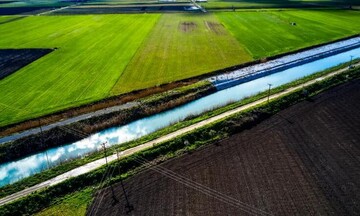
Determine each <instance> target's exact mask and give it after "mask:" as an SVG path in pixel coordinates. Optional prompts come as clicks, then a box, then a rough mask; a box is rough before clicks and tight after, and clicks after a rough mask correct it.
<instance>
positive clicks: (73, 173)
mask: <svg viewBox="0 0 360 216" xmlns="http://www.w3.org/2000/svg"><path fill="white" fill-rule="evenodd" d="M359 65H360V63H358V64H356V65H355V66H359ZM346 70H348V67H346V68H343V69H340V70H337V71H334V72H332V73H329V74H327V75H324V76H322V77H319V78H316V79H314V80H311V81H308V82H306V83H303V84H300V85H298V86H295V87H291V88H288V89H286V90H285V91H283V92H280V93H276V94H273V95H271V96H270V100H272V99H277V98H280V97H282V96H284V95H286V94H288V93H290V92H294V91H296V90H299V89H301V88H303V87H306V86H309V85H311V84H314V83H316V82H318V81H321V80H323V79H326V78H329V77H332V76H335V75H337V74H340V73H342V72H344V71H346ZM266 101H267V98H263V99H260V100H257V101H254V102H252V103H249V104H247V105H244V106H241V107H238V108H235V109H233V110H230V111H227V112H224V113H222V114H220V115H217V116H214V117H211V118H209V119H206V120H203V121H201V122H198V123H196V124H193V125H190V126H187V127H185V128H182V129H180V130H177V131H175V132H172V133H169V134H167V135H165V136H162V137H159V138H157V139H155V140H152V141H150V142H147V143H144V144H142V145H139V146H136V147H133V148H130V149H127V150H124V151H122V152H120V153H119V154H120V155H119V156H120V158H123V157H126V156H129V155H132V154H134V153H136V152H139V151H142V150H145V149H147V148H151V147H153V146H154V145H156V144H158V143H162V142H165V141H168V140H171V139H174V138H176V137H178V136H180V135H183V134H185V133H188V132H190V131H192V130H195V129H198V128H201V127H203V126H205V125H208V124H211V123H213V122H215V121H218V120H220V119H223V118H226V117H229V116H231V115H233V114H236V113H239V112H242V111H244V110H247V109H249V108H252V107H254V106H257V105H259V104H261V103H264V102H266ZM116 159H117V154H113V155H110V156H108V157H107V161H108V162H112V161H114V160H116ZM105 163H106V159H105V158H102V159H98V160H96V161H93V162H90V163H88V164H85V165H83V166H80V167H78V168H75V169H73V170H70V171H68V172H66V173H63V174H61V175H59V176H57V177H55V178H52V179H49V180H47V181H45V182H42V183H40V184H37V185H34V186H32V187H29V188H27V189H25V190H22V191H19V192H17V193H14V194H11V195H9V196H6V197H4V198H2V199H0V206H2V205H5V204H7V203H9V202H12V201H14V200H16V199H19V198H21V197H25V196H27V195H29V194H31V193H33V192H35V191H38V190H41V189H44V188H46V187H49V186H53V185H56V184H58V183H60V182H63V181H65V180H66V179H69V178H72V177H76V176H79V175H82V174H85V173H88V172H90V171H92V170H95V169H97V168H99V167H101V166H103V165H105Z"/></svg>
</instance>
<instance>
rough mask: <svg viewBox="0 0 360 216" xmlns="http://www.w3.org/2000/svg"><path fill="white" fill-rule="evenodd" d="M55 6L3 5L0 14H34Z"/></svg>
mask: <svg viewBox="0 0 360 216" xmlns="http://www.w3.org/2000/svg"><path fill="white" fill-rule="evenodd" d="M55 8H57V7H40V6H39V7H4V8H0V15H20V14H21V15H35V14H38V13H41V12H45V11H49V10H53V9H55Z"/></svg>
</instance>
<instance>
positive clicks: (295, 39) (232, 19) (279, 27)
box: [217, 10, 360, 58]
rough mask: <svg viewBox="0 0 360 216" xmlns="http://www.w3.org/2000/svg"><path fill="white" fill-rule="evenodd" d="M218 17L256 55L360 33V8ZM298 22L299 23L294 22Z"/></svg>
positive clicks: (240, 14) (224, 14)
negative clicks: (359, 9)
mask: <svg viewBox="0 0 360 216" xmlns="http://www.w3.org/2000/svg"><path fill="white" fill-rule="evenodd" d="M217 16H218V17H219V19H220V20H221V21H222V22H223V23H224V25H225V26H226V27H227V28H228V29H229V30H230V31H231V32H232V33H233V35H234V36H235V37H236V38H237V39H238V41H239V42H240V43H242V44H245V45H246V47H247V50H248V51H249V53H251V54H252V56H253V57H254V58H261V57H264V56H271V55H275V54H279V53H283V52H287V51H291V50H295V49H299V48H302V47H307V46H310V45H314V44H317V43H323V42H326V41H330V40H334V39H338V38H341V37H343V36H344V35H351V34H356V33H359V32H360V22H357V20H359V19H360V13H359V12H358V11H338V10H334V11H305V10H301V11H300V10H296V11H292V10H290V11H280V12H279V11H269V12H266V11H262V12H235V13H218V14H217ZM292 22H295V23H296V25H291V23H292Z"/></svg>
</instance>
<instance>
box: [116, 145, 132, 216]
mask: <svg viewBox="0 0 360 216" xmlns="http://www.w3.org/2000/svg"><path fill="white" fill-rule="evenodd" d="M116 156H117V159H118V162H120V156H119V151H118V150H116ZM119 164H120V163H119ZM120 173H121V170H120V166H119V174H120ZM120 184H121V188H122V190H123V193H124V196H125V200H126V204H125V208H126V209H127V210H126V214H129V213H130V212H131V211H133V210H134V206H132V205H131V204H130V201H129V198H128V196H127V194H126V191H125V187H124V183H123V181H122V178H121V177H120Z"/></svg>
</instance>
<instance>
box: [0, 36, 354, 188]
mask: <svg viewBox="0 0 360 216" xmlns="http://www.w3.org/2000/svg"><path fill="white" fill-rule="evenodd" d="M334 44H335V45H334ZM334 44H331V45H326V46H323V47H319V48H315V49H314V52H313V53H311V52H309V51H311V50H308V51H304V52H301V53H297V54H294V55H299V54H300V56H298V57H296V56H294V55H289V56H284V57H282V58H280V59H275V60H273V61H270V62H272V63H271V64H269V62H268V63H263V64H259V65H256V66H253V67H255V69H256V68H257V69H258V70H255V69H254V68H251V69H249V68H245V69H246V70H247V71H248V72H249V73H244V71H241V70H244V69H240V70H236V71H234V72H232V74H231V73H230V75H229V74H227V75H226V76H222V77H219V76H218V77H213V78H210V79H209V80H210V81H212V82H213V84H214V85H215V86H217V85H219V84H221V83H224V82H219V80H225V82H226V83H227V84H226V85H227V86H229V88H224V85H222V84H221V85H220V88H219V91H217V92H215V93H213V94H211V95H208V96H205V97H203V98H200V99H198V100H195V101H192V102H189V103H187V104H184V105H182V106H179V107H176V108H174V109H171V110H168V111H165V112H162V113H158V114H155V115H152V116H149V117H146V118H143V119H139V120H137V121H134V122H131V123H129V124H126V125H123V126H119V127H112V128H109V129H105V130H103V131H101V132H98V133H95V134H92V135H91V136H89V137H87V138H85V139H83V140H80V141H78V142H75V143H69V144H66V145H63V146H60V147H55V148H51V149H48V150H46V151H44V152H41V153H37V154H34V155H31V156H28V157H25V158H23V159H20V160H17V161H12V162H8V163H4V164H1V165H0V186H4V185H7V184H11V183H14V182H16V181H18V180H20V179H22V178H25V177H28V176H31V175H34V174H36V173H39V172H41V171H43V170H45V169H47V168H48V163H49V165H50V167H51V166H56V165H57V164H59V163H61V162H63V161H66V160H69V159H73V158H77V157H82V156H85V155H87V154H89V153H91V152H94V151H98V150H100V149H101V144H102V143H103V142H107V146H111V145H115V144H121V143H125V142H128V141H131V140H134V139H137V138H140V137H142V136H145V135H148V134H150V133H152V132H155V131H157V130H159V129H161V128H164V127H167V126H169V125H171V124H174V123H175V122H179V121H182V120H184V119H185V118H187V117H188V116H193V115H198V114H201V113H204V112H206V111H208V110H211V109H213V108H215V107H220V106H224V105H226V104H227V103H229V102H234V101H239V100H241V99H243V98H246V97H249V96H252V95H255V94H257V93H259V92H262V91H266V90H267V89H268V87H269V85H268V84H271V85H272V87H277V86H281V85H283V84H286V83H289V82H291V81H294V80H297V79H299V78H302V77H304V76H308V75H311V74H314V73H316V72H319V71H322V70H325V69H327V68H330V67H333V66H336V65H339V64H341V63H344V62H348V61H349V60H350V56H352V58H359V57H360V37H357V38H353V39H349V40H346V41H342V42H341V43H339V42H337V43H334ZM336 44H337V45H336ZM351 44H352V45H351ZM349 45H351V48H349ZM329 46H330V47H331V49H329ZM341 47H344V49H343V50H341V49H340V48H341ZM335 49H336V52H335V51H334V50H335ZM319 50H320V51H321V50H322V52H319ZM324 50H327V51H324ZM325 52H326V53H325ZM304 53H305V54H304ZM301 54H302V55H301ZM301 56H302V57H303V59H304V61H301V59H300V58H301ZM310 56H313V58H312V60H311V59H309V57H310ZM299 57H300V58H299ZM294 61H296V64H294ZM286 62H289V64H290V65H291V67H290V66H288V64H286ZM264 64H265V65H264ZM266 64H267V65H268V66H266ZM266 67H268V70H269V71H271V73H269V72H267V70H266ZM274 67H276V70H274ZM259 71H263V73H265V76H261V75H259V73H258V72H259ZM244 75H245V76H244ZM230 76H232V78H231V79H230ZM241 77H242V78H243V80H242V79H241ZM231 80H234V82H232V83H231V84H229V82H231ZM230 86H231V87H230Z"/></svg>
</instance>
